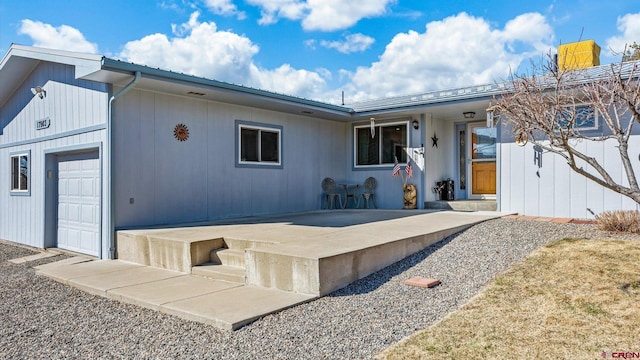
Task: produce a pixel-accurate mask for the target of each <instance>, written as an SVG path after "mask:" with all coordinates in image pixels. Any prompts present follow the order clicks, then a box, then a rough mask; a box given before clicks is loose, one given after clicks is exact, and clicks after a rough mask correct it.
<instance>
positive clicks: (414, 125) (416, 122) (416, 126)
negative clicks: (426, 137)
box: [411, 119, 420, 130]
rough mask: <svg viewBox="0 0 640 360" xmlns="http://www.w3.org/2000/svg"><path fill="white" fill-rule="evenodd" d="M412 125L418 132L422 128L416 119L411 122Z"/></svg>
mask: <svg viewBox="0 0 640 360" xmlns="http://www.w3.org/2000/svg"><path fill="white" fill-rule="evenodd" d="M411 125H413V128H414V129H416V130H418V128H419V127H420V123H419V122H418V120H415V119H414V120H413V121H412V122H411Z"/></svg>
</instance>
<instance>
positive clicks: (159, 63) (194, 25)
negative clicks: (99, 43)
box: [119, 12, 259, 83]
mask: <svg viewBox="0 0 640 360" xmlns="http://www.w3.org/2000/svg"><path fill="white" fill-rule="evenodd" d="M198 16H199V13H198V12H194V13H193V14H192V15H191V17H190V18H189V21H188V22H187V23H185V24H181V25H173V26H172V28H173V30H174V37H172V38H169V37H167V36H166V35H165V34H152V35H148V36H145V37H143V38H142V39H139V40H135V41H130V42H128V43H127V44H126V45H125V46H124V49H123V50H122V52H121V53H120V55H119V56H120V57H121V58H124V59H126V60H127V61H131V62H134V63H137V64H144V65H148V66H154V67H159V68H163V69H168V70H172V71H177V72H183V73H186V74H191V75H197V76H203V77H207V78H213V79H218V80H223V81H228V82H233V83H246V82H247V80H248V79H249V76H250V67H251V65H252V58H253V56H254V55H255V54H256V53H257V52H258V51H259V48H258V46H257V45H255V44H253V43H252V42H251V40H250V39H249V38H247V37H245V36H241V35H237V34H235V33H232V32H229V31H219V30H218V29H217V26H216V24H215V23H213V22H204V23H201V22H199V21H198Z"/></svg>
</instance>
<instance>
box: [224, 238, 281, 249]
mask: <svg viewBox="0 0 640 360" xmlns="http://www.w3.org/2000/svg"><path fill="white" fill-rule="evenodd" d="M224 244H225V245H226V247H227V248H229V249H235V250H244V249H251V248H254V247H256V246H260V245H273V244H278V243H277V242H274V241H268V240H256V239H252V240H249V239H242V238H232V237H226V236H225V238H224Z"/></svg>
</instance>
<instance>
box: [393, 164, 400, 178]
mask: <svg viewBox="0 0 640 360" xmlns="http://www.w3.org/2000/svg"><path fill="white" fill-rule="evenodd" d="M398 175H400V164H398V163H396V166H394V167H393V176H398Z"/></svg>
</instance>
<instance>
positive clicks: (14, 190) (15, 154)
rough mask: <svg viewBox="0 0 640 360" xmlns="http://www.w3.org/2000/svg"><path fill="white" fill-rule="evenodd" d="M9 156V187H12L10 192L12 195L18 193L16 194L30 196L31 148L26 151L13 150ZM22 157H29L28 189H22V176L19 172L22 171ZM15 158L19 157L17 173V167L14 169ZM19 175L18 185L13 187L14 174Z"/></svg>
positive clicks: (27, 170)
mask: <svg viewBox="0 0 640 360" xmlns="http://www.w3.org/2000/svg"><path fill="white" fill-rule="evenodd" d="M9 155H10V158H9V166H10V171H9V176H10V181H9V189H10V194H11V195H16V196H30V195H31V166H32V165H31V150H26V151H17V152H12V153H11V154H9ZM22 157H26V158H27V169H26V176H27V179H26V184H25V185H26V189H21V187H22V186H21V185H22V181H21V179H22V177H20V175H19V173H20V158H22ZM14 159H18V169H17V173H18V174H17V173H16V169H14V167H13V162H14ZM16 175H17V176H18V187H17V188H14V187H13V183H14V181H13V180H14V176H16Z"/></svg>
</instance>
